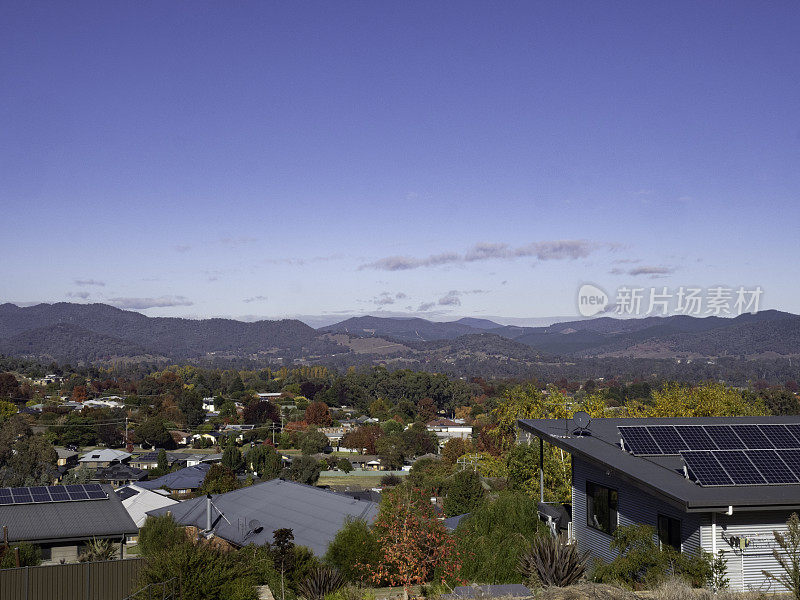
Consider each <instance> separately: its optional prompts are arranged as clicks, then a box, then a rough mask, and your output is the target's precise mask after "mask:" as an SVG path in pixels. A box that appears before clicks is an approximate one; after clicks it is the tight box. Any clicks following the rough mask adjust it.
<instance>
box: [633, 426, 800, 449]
mask: <svg viewBox="0 0 800 600" xmlns="http://www.w3.org/2000/svg"><path fill="white" fill-rule="evenodd" d="M619 432H620V435H622V440H623V442H624V444H625V449H626V450H629V451H630V452H631V453H632V454H636V455H637V456H660V455H665V454H667V455H670V454H672V455H678V454H682V453H683V452H686V451H697V450H775V449H784V448H800V423H791V424H788V425H783V424H769V425H755V424H753V425H647V426H620V427H619Z"/></svg>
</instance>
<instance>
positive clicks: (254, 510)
mask: <svg viewBox="0 0 800 600" xmlns="http://www.w3.org/2000/svg"><path fill="white" fill-rule="evenodd" d="M212 502H213V504H214V506H215V507H216V508H215V509H214V510H212V519H213V529H214V533H215V534H216V535H217V536H219V537H221V538H224V539H226V540H228V541H230V542H232V543H234V544H237V545H240V546H244V545H247V544H250V543H253V544H257V545H261V544H264V543H266V542H271V541H272V532H273V531H275V530H276V529H282V528H289V529H291V530H292V532H293V533H294V542H295V544H298V545H301V546H307V547H308V548H311V550H313V551H314V553H315V554H316V555H317V556H322V555H323V554H325V551H326V550H327V549H328V544H330V542H331V540H333V538H334V537H335V536H336V533H337V532H338V531H339V529H341V527H342V525H344V522H345V519H346V518H347V517H353V518H360V519H364V520H366V521H367V522H370V523H371V522H372V521H373V520H374V519H375V516H376V515H377V514H378V505H377V504H376V503H374V502H368V501H366V500H356V499H355V498H350V497H349V496H346V495H344V494H337V493H335V492H330V491H327V490H323V489H320V488H317V487H314V486H310V485H304V484H301V483H294V482H291V481H283V480H281V479H272V480H270V481H265V482H263V483H257V484H255V485H251V486H249V487H245V488H242V489H239V490H236V491H233V492H228V493H227V494H219V495H217V496H214V497H213V498H212ZM167 511H170V512H171V513H172V515H173V517H174V518H175V520H176V521H177V522H178V523H181V524H182V525H194V526H196V527H199V528H200V529H205V527H206V498H205V497H200V498H193V499H192V500H186V501H184V502H179V503H178V504H174V505H172V506H170V507H168V508H163V509H156V510H154V511H150V512H149V513H148V514H150V515H157V514H164V513H166V512H167ZM220 512H222V514H223V515H224V516H225V518H226V519H227V521H230V524H229V523H228V522H227V521H226V520H225V518H222V517H220ZM253 520H257V521H259V522H260V524H261V527H263V529H262V530H261V531H260V532H258V533H252V532H250V527H249V523H250V522H251V521H253Z"/></svg>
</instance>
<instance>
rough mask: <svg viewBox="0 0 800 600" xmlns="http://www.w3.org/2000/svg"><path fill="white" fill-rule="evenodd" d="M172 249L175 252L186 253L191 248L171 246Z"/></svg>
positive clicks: (182, 245)
mask: <svg viewBox="0 0 800 600" xmlns="http://www.w3.org/2000/svg"><path fill="white" fill-rule="evenodd" d="M172 249H173V250H175V252H188V251H189V250H191V249H192V247H191V246H189V245H188V244H176V245H174V246H172Z"/></svg>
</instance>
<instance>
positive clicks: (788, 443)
mask: <svg viewBox="0 0 800 600" xmlns="http://www.w3.org/2000/svg"><path fill="white" fill-rule="evenodd" d="M758 428H759V429H761V432H762V433H763V434H764V435H765V436H766V437H767V439H769V441H770V442H772V444H773V445H774V446H775V447H776V448H800V442H798V441H797V438H795V437H794V436H793V435H792V434H791V433H790V431H789V430H788V429H787V428H786V425H759V426H758Z"/></svg>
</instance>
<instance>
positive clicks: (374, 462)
mask: <svg viewBox="0 0 800 600" xmlns="http://www.w3.org/2000/svg"><path fill="white" fill-rule="evenodd" d="M347 460H349V461H350V464H351V465H352V467H353V468H354V469H362V470H364V471H384V470H386V469H385V467H384V466H383V465H382V464H381V457H380V456H375V455H372V454H359V455H356V456H348V457H347Z"/></svg>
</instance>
